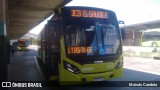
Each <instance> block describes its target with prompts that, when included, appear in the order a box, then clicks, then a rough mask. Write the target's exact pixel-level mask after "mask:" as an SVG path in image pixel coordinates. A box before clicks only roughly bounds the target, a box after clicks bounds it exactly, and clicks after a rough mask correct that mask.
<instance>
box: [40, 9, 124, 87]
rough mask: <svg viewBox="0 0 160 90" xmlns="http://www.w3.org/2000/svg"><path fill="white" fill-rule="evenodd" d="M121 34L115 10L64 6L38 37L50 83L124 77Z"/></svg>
mask: <svg viewBox="0 0 160 90" xmlns="http://www.w3.org/2000/svg"><path fill="white" fill-rule="evenodd" d="M123 24H124V23H123ZM122 35H123V34H121V30H120V27H119V24H118V21H117V18H116V15H115V13H114V12H113V11H110V10H105V9H100V8H93V7H78V6H72V7H69V6H66V7H62V9H61V12H60V13H59V12H58V11H56V12H55V14H54V15H53V17H52V19H51V20H49V21H48V23H47V24H46V26H45V28H44V29H43V30H42V31H41V34H40V37H39V40H40V42H39V55H40V56H39V57H40V61H41V62H42V65H44V66H43V67H44V70H45V72H46V75H45V76H46V77H47V80H57V81H60V83H61V84H71V83H74V84H75V83H76V82H70V83H65V81H79V82H94V81H104V80H110V79H111V78H119V77H121V75H122V71H123V50H122V39H123V38H122ZM61 81H62V82H61ZM63 81H64V82H63ZM79 82H77V83H79Z"/></svg>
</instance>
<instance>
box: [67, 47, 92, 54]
mask: <svg viewBox="0 0 160 90" xmlns="http://www.w3.org/2000/svg"><path fill="white" fill-rule="evenodd" d="M91 52H92V47H68V54H81V53H91Z"/></svg>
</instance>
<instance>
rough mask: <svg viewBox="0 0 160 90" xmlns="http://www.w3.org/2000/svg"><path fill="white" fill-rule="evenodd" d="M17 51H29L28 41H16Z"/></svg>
mask: <svg viewBox="0 0 160 90" xmlns="http://www.w3.org/2000/svg"><path fill="white" fill-rule="evenodd" d="M17 44H18V45H17V50H23V51H24V50H29V40H28V39H18V41H17Z"/></svg>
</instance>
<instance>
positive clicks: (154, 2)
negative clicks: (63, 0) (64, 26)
mask: <svg viewBox="0 0 160 90" xmlns="http://www.w3.org/2000/svg"><path fill="white" fill-rule="evenodd" d="M67 6H89V7H98V8H104V9H108V10H112V11H114V12H115V13H116V15H117V18H118V20H123V21H124V22H125V24H126V25H131V24H136V23H143V22H149V21H154V20H160V0H72V1H71V2H70V3H69V4H67ZM42 27H44V24H41V25H40V26H37V28H36V29H32V31H31V32H32V33H35V34H38V33H39V32H40V28H42Z"/></svg>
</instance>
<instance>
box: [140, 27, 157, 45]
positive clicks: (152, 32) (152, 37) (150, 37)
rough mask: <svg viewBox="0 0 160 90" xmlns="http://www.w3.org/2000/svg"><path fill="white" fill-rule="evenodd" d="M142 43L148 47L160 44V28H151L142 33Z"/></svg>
mask: <svg viewBox="0 0 160 90" xmlns="http://www.w3.org/2000/svg"><path fill="white" fill-rule="evenodd" d="M141 45H142V46H146V47H159V46H160V29H149V30H146V31H144V32H143V33H142V38H141Z"/></svg>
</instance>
